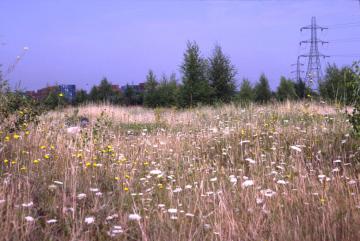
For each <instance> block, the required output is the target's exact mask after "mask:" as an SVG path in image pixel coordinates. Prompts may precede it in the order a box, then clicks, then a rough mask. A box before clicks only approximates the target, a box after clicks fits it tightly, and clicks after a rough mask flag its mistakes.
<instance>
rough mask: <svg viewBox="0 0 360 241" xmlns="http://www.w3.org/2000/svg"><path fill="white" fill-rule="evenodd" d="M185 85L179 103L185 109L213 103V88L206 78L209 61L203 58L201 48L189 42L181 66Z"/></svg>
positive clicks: (181, 90)
mask: <svg viewBox="0 0 360 241" xmlns="http://www.w3.org/2000/svg"><path fill="white" fill-rule="evenodd" d="M181 71H182V74H183V79H182V81H183V85H182V87H181V89H180V99H179V103H180V105H181V106H183V107H189V106H190V107H192V106H195V105H197V104H209V103H210V102H211V99H210V97H211V96H212V93H213V91H212V88H211V87H210V85H209V81H208V79H207V76H206V72H207V61H206V60H205V59H203V58H202V57H201V53H200V49H199V46H198V45H197V44H196V43H195V42H188V43H187V49H186V51H185V53H184V62H183V64H182V65H181Z"/></svg>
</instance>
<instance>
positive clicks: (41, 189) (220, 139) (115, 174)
mask: <svg viewBox="0 0 360 241" xmlns="http://www.w3.org/2000/svg"><path fill="white" fill-rule="evenodd" d="M330 110H331V111H330ZM72 112H73V109H67V110H64V111H62V112H53V113H50V114H48V115H46V116H43V117H42V120H41V122H40V124H39V125H38V126H31V125H30V127H29V131H30V134H29V135H26V133H25V132H21V133H17V134H19V135H20V138H19V139H14V134H8V133H2V134H1V146H2V147H0V149H1V148H3V149H2V151H1V153H0V161H1V166H0V168H1V169H0V174H1V176H0V213H1V219H0V226H1V229H0V235H1V237H3V239H4V240H109V239H114V240H359V239H360V229H359V228H358V227H359V225H360V193H359V176H358V173H359V172H358V171H359V155H360V154H359V140H355V139H353V138H352V137H351V135H348V134H349V132H350V126H349V124H348V122H347V121H346V116H345V115H344V114H343V113H341V112H339V111H337V110H336V109H335V108H333V107H329V106H321V105H315V104H310V105H308V104H305V103H285V104H276V105H269V106H262V107H258V106H250V107H249V108H245V109H243V108H240V107H236V106H231V105H229V106H222V107H217V108H211V107H203V108H196V109H192V110H184V111H177V110H172V109H163V110H155V111H154V110H149V109H143V108H121V107H114V106H85V107H81V108H80V110H79V115H84V116H88V117H89V118H90V121H91V124H90V126H89V127H87V128H85V129H82V131H81V133H78V134H69V133H66V127H65V125H64V123H65V118H66V115H71V114H72ZM101 113H103V114H101ZM325 113H326V115H324V114H325ZM6 136H9V137H11V138H10V140H9V141H6V140H5V139H6ZM4 160H7V161H5V162H4ZM34 160H38V161H39V162H38V163H37V161H35V162H34ZM335 160H340V161H336V162H334V161H335ZM253 161H255V163H252V162H253ZM154 171H159V173H160V172H161V173H160V174H155V173H156V172H154ZM152 173H153V174H152ZM246 180H247V181H246ZM249 180H252V181H253V185H249V186H246V184H247V183H250V184H251V182H249ZM54 181H55V182H54ZM56 181H59V182H61V183H62V184H59V183H58V182H56ZM79 194H86V197H84V198H82V199H81V198H80V197H81V195H80V196H79ZM31 202H32V203H33V205H31V204H30V205H28V206H29V207H24V206H26V205H24V204H28V203H31ZM175 211H176V213H175ZM129 214H138V215H140V216H141V219H140V220H138V221H136V220H131V219H130V218H129ZM26 216H29V217H32V218H34V221H26V219H25V217H26ZM86 217H94V222H93V223H91V224H86V222H85V218H86ZM50 219H55V220H56V222H55V223H47V221H49V220H50ZM115 226H121V229H118V230H119V231H114V230H116V227H115ZM116 232H118V233H116Z"/></svg>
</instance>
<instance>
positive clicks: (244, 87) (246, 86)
mask: <svg viewBox="0 0 360 241" xmlns="http://www.w3.org/2000/svg"><path fill="white" fill-rule="evenodd" d="M254 96H255V93H254V89H253V87H252V85H251V83H250V81H249V80H248V79H243V81H242V82H241V85H240V91H239V93H238V96H237V100H238V101H239V102H242V103H250V102H252V101H254Z"/></svg>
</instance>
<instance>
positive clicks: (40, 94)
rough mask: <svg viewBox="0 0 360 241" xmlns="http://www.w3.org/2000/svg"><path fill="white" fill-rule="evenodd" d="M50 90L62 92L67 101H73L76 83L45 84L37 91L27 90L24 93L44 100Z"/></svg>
mask: <svg viewBox="0 0 360 241" xmlns="http://www.w3.org/2000/svg"><path fill="white" fill-rule="evenodd" d="M52 92H55V93H56V94H58V93H62V94H63V95H64V98H65V99H66V100H67V101H69V102H73V101H75V98H76V85H59V86H47V87H45V88H42V89H38V90H37V91H27V92H26V95H27V96H29V97H31V98H33V99H36V100H40V101H41V100H45V99H46V98H47V97H48V96H49V95H50V94H51V93H52Z"/></svg>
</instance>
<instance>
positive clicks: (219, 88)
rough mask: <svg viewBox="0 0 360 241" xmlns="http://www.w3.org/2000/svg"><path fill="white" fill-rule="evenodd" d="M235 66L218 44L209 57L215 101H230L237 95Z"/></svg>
mask: <svg viewBox="0 0 360 241" xmlns="http://www.w3.org/2000/svg"><path fill="white" fill-rule="evenodd" d="M235 76H236V70H235V67H234V66H233V65H232V64H231V61H230V58H229V57H228V56H225V55H224V53H223V51H222V49H221V47H220V46H219V45H216V46H215V48H214V50H213V53H212V56H211V58H209V70H208V77H209V81H210V85H211V87H212V89H213V90H214V97H215V98H214V99H215V101H221V102H225V103H228V102H230V101H231V100H232V98H233V97H234V95H235V89H236V86H235Z"/></svg>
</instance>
